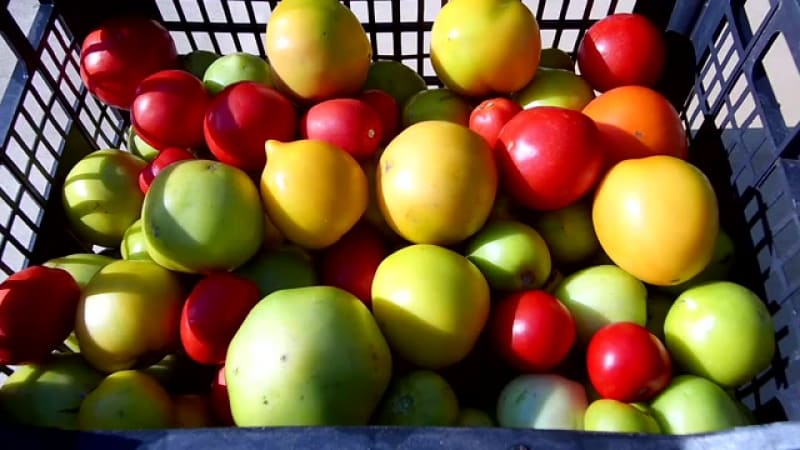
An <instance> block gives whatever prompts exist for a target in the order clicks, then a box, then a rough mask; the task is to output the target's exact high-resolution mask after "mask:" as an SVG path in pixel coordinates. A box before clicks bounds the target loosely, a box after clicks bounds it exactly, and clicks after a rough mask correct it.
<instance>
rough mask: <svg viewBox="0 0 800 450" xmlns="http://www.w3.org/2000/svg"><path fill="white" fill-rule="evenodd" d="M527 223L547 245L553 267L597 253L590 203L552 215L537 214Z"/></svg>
mask: <svg viewBox="0 0 800 450" xmlns="http://www.w3.org/2000/svg"><path fill="white" fill-rule="evenodd" d="M530 223H531V225H532V226H533V228H534V229H536V231H538V232H539V234H541V235H542V238H543V239H544V241H545V242H546V243H547V248H548V249H550V256H551V257H552V259H553V263H554V264H555V265H556V266H557V267H562V266H571V265H575V264H578V263H581V262H583V261H586V260H588V259H589V258H591V257H592V256H593V255H595V254H596V253H597V251H598V250H599V249H600V241H598V240H597V235H595V233H594V226H593V225H592V207H591V203H590V202H587V201H578V202H575V203H573V204H571V205H569V206H567V207H564V208H561V209H557V210H554V211H541V212H538V213H536V214H535V215H534V217H533V219H532V220H531V222H530Z"/></svg>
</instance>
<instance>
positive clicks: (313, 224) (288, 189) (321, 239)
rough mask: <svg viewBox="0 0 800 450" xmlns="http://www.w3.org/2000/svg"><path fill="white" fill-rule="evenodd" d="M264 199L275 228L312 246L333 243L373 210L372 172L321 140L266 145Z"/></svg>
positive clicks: (313, 247)
mask: <svg viewBox="0 0 800 450" xmlns="http://www.w3.org/2000/svg"><path fill="white" fill-rule="evenodd" d="M266 149H267V165H266V166H264V170H263V172H262V173H261V199H262V201H263V202H264V206H265V208H266V211H267V215H268V216H269V217H270V218H271V219H272V222H273V223H274V224H275V227H277V228H278V230H279V231H280V232H281V234H282V235H283V236H284V237H285V238H286V239H288V240H289V241H291V242H294V243H295V244H297V245H299V246H301V247H304V248H306V249H321V248H325V247H328V246H330V245H331V244H333V243H334V242H336V241H338V240H339V238H341V237H342V236H343V235H344V234H345V233H347V232H348V231H349V230H350V228H352V227H353V225H355V224H356V222H358V220H359V219H360V218H361V216H362V215H363V214H364V211H365V210H366V209H367V203H368V201H369V193H368V187H367V175H366V174H365V173H364V171H363V170H362V169H361V166H360V165H359V164H358V162H356V160H355V159H353V157H352V156H350V154H349V153H347V152H345V151H344V150H342V149H340V148H338V147H336V146H334V145H332V144H329V143H327V142H324V141H318V140H310V139H304V140H298V141H294V142H290V143H281V142H278V141H273V140H269V141H267V144H266Z"/></svg>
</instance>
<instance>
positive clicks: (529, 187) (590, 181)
mask: <svg viewBox="0 0 800 450" xmlns="http://www.w3.org/2000/svg"><path fill="white" fill-rule="evenodd" d="M495 157H496V158H497V162H498V166H499V169H500V174H501V179H502V181H503V183H504V186H505V188H506V191H507V192H508V194H509V195H510V196H511V197H512V199H514V200H515V201H517V202H518V203H520V204H521V205H525V206H527V207H529V208H532V209H534V210H554V209H560V208H563V207H566V206H568V205H570V204H572V203H574V202H575V201H577V200H578V199H580V198H581V197H583V196H584V195H586V194H587V193H588V192H589V191H590V190H591V189H592V188H593V187H594V186H595V184H597V182H598V180H599V178H600V175H601V171H602V169H603V167H604V163H605V150H604V148H603V145H602V143H601V141H600V138H599V132H598V130H597V127H596V126H595V124H594V122H593V121H592V119H590V118H589V117H587V116H586V115H584V114H582V113H581V112H579V111H573V110H570V109H565V108H560V107H554V106H542V107H536V108H531V109H527V110H524V111H521V112H519V113H518V114H516V115H515V116H514V118H513V119H511V120H510V121H509V122H508V123H507V124H506V125H505V126H504V127H503V129H502V130H501V131H500V135H499V136H498V140H497V143H496V145H495Z"/></svg>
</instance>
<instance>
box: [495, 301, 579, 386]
mask: <svg viewBox="0 0 800 450" xmlns="http://www.w3.org/2000/svg"><path fill="white" fill-rule="evenodd" d="M491 333H492V338H493V340H494V344H495V347H496V348H497V350H498V352H499V353H500V355H502V357H503V359H505V360H506V361H507V362H508V363H510V364H511V365H512V366H514V367H515V368H517V369H518V370H522V371H525V372H547V371H549V370H550V369H552V368H554V367H556V366H557V365H559V364H560V363H561V362H562V361H563V360H564V358H566V356H567V354H568V353H569V351H570V349H571V348H572V345H573V344H574V343H575V320H574V319H573V318H572V314H570V312H569V309H567V307H566V306H564V304H563V303H561V302H560V301H559V300H558V299H557V298H556V297H554V296H553V295H551V294H549V293H548V292H547V291H543V290H532V291H523V292H515V293H513V294H511V295H509V296H507V297H505V298H504V299H502V300H501V301H500V302H498V303H497V305H496V306H495V308H494V312H493V314H492V320H491Z"/></svg>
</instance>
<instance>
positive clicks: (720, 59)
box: [0, 0, 800, 449]
mask: <svg viewBox="0 0 800 450" xmlns="http://www.w3.org/2000/svg"><path fill="white" fill-rule="evenodd" d="M276 3H277V1H274V0H272V1H255V0H230V1H225V0H214V1H201V0H118V1H109V0H88V1H77V0H40V2H39V3H38V4H35V3H34V2H33V1H30V0H28V1H23V0H15V1H12V2H11V6H12V7H14V8H20V7H23V6H24V7H30V8H34V7H36V8H37V9H36V13H35V15H34V17H33V21H32V25H31V26H30V27H29V28H28V27H25V28H26V29H22V28H21V27H20V25H19V24H18V20H17V19H16V18H15V17H14V15H13V14H12V13H11V12H10V11H11V9H13V8H10V7H9V1H8V0H6V1H3V2H2V7H1V8H0V31H1V32H2V35H3V38H4V41H0V50H2V46H4V45H5V46H7V47H8V50H11V51H13V53H14V54H15V57H14V58H15V59H13V60H12V63H11V66H13V67H8V63H7V62H5V61H2V62H0V64H2V65H3V66H6V67H5V68H6V70H8V69H11V74H10V79H9V83H8V86H7V87H6V89H5V92H4V93H2V97H0V270H2V273H3V274H4V275H3V276H0V278H4V276H5V275H8V274H11V273H13V272H15V271H17V270H20V269H22V268H23V267H25V266H27V265H30V264H37V263H41V262H43V261H45V260H47V259H49V258H52V257H55V256H61V255H64V254H68V253H71V252H76V251H86V250H91V249H87V248H84V247H83V246H82V244H81V243H80V242H79V241H78V240H76V239H75V238H74V237H73V236H72V235H71V234H70V232H69V230H68V228H67V227H66V226H65V221H64V217H63V213H62V212H61V211H62V209H61V203H60V202H61V199H60V190H61V185H62V183H63V179H64V177H65V175H66V173H67V171H68V170H69V169H70V168H71V167H72V165H73V164H74V163H75V162H76V161H77V160H78V159H79V158H81V157H82V156H83V155H85V154H87V153H88V152H90V151H92V150H94V149H97V148H103V147H120V146H123V145H124V137H123V130H124V128H125V126H126V125H127V123H128V117H127V114H126V113H124V112H120V111H118V110H115V109H113V108H108V107H105V106H103V105H102V104H101V103H99V102H98V101H97V100H95V99H94V98H93V97H92V96H91V95H89V94H87V92H86V90H85V88H83V86H82V85H81V82H80V78H79V75H78V51H79V48H80V44H81V41H82V39H83V37H84V36H85V35H86V33H88V32H89V31H90V30H91V29H92V28H94V27H95V26H96V25H97V24H99V23H100V21H102V20H104V19H106V18H108V17H112V16H114V15H119V14H125V13H128V12H137V13H144V14H147V15H149V16H151V17H153V18H157V19H159V20H160V21H161V22H162V23H164V24H165V26H166V27H167V28H168V29H169V30H170V31H171V32H172V34H173V37H174V38H175V40H176V43H177V45H178V50H179V52H181V53H186V52H188V51H190V50H194V49H206V50H213V51H216V52H218V53H227V52H232V51H247V52H251V53H257V54H261V55H262V56H263V55H264V45H263V38H264V33H265V25H266V22H267V20H268V18H269V15H270V11H271V9H272V8H273V7H274V6H275V4H276ZM343 3H345V4H346V5H347V6H349V7H350V8H351V9H352V10H353V11H354V12H355V13H356V15H357V16H358V17H359V18H360V19H361V20H362V22H363V23H364V24H365V30H366V31H367V34H368V36H369V38H370V41H371V43H372V45H373V54H374V57H375V58H381V59H385V58H391V59H396V60H399V61H402V62H404V63H406V64H408V65H409V66H411V67H413V68H414V69H416V70H417V71H418V72H420V73H421V74H423V75H424V76H425V78H426V80H427V81H428V83H429V84H430V85H438V84H439V82H438V80H437V79H436V77H435V74H434V72H433V70H432V67H431V65H430V62H429V55H428V54H427V49H428V45H429V42H430V41H429V39H430V28H431V26H432V23H433V20H434V18H435V17H436V13H437V12H438V10H439V8H440V5H441V4H443V3H445V2H444V1H442V2H439V1H425V0H393V1H391V0H351V1H344V2H343ZM525 3H526V4H527V5H528V6H529V7H530V9H531V10H532V11H533V12H534V14H535V15H536V17H537V19H538V21H539V25H540V27H541V29H542V41H543V46H544V47H547V46H557V47H560V48H562V49H565V50H568V51H574V50H575V49H576V48H577V45H578V43H579V41H580V39H581V38H582V36H583V34H584V32H585V31H586V29H588V27H589V26H591V24H592V23H594V22H595V21H596V20H598V19H600V18H602V17H604V16H605V15H607V14H609V13H612V12H620V11H636V12H640V13H642V14H645V15H647V16H648V17H650V18H651V19H652V20H653V21H654V22H655V23H657V24H658V25H659V26H661V27H662V28H664V29H665V30H667V37H668V42H669V46H670V57H669V64H668V67H667V70H666V76H665V77H664V80H662V82H661V83H660V86H659V89H660V90H661V91H662V92H664V93H665V94H666V95H667V96H668V98H670V100H671V101H672V102H673V103H674V104H675V105H676V106H677V107H678V108H679V109H680V110H681V112H682V115H683V118H684V120H685V123H686V126H687V129H688V132H689V137H690V139H691V147H690V153H691V160H692V162H694V163H696V164H697V165H698V166H700V167H701V168H702V169H703V170H704V171H705V172H706V173H707V174H708V175H709V178H710V179H711V180H712V183H713V184H714V186H715V188H716V190H717V193H718V196H719V199H720V209H721V215H722V224H723V225H725V227H726V229H727V231H729V232H730V233H731V234H732V236H733V237H734V240H735V241H736V243H737V246H738V247H737V251H738V252H739V254H740V255H742V258H741V259H740V261H738V264H737V267H736V268H735V272H736V273H735V277H736V278H735V279H736V280H737V281H739V282H740V283H742V284H745V285H746V286H748V287H750V288H751V289H753V290H755V291H756V292H757V293H758V294H759V295H760V296H761V297H762V298H764V299H765V300H766V302H767V304H768V307H769V309H770V311H771V312H772V314H773V319H774V321H775V325H776V338H777V347H778V348H777V352H776V355H775V358H774V360H773V364H772V367H771V368H770V369H768V370H767V371H765V372H764V373H762V374H760V375H759V376H757V377H756V378H755V379H754V380H752V382H751V383H749V384H748V385H746V386H744V387H742V388H741V389H740V390H739V391H738V392H737V394H738V396H739V397H740V398H742V400H743V401H744V403H745V404H746V405H747V406H748V407H749V408H751V409H752V410H753V411H754V413H755V415H756V418H757V419H758V420H759V421H760V422H763V423H771V422H780V423H772V424H768V425H759V426H753V427H747V428H742V429H736V430H730V431H726V432H721V433H713V434H709V435H696V436H688V437H674V436H651V437H647V438H642V437H640V436H632V435H609V434H601V433H574V432H562V431H541V430H509V429H440V428H424V429H410V428H409V429H402V428H400V429H391V428H379V427H371V428H315V429H305V428H300V429H297V428H276V429H207V430H167V431H148V432H124V433H78V432H63V431H57V430H30V429H23V428H11V427H7V426H4V425H2V424H0V447H2V448H17V447H22V446H25V447H27V448H40V447H43V448H51V447H55V446H56V445H57V446H58V447H59V448H98V449H100V448H103V449H105V448H139V447H143V448H175V449H177V448H190V447H191V448H195V449H198V448H220V447H223V446H232V447H234V448H237V449H245V448H262V447H265V446H268V445H273V446H275V447H297V448H355V447H374V448H470V449H480V448H504V449H532V448H564V449H567V448H569V449H572V448H586V447H591V448H642V449H647V448H653V449H668V448H800V319H798V317H797V314H798V311H800V289H798V288H800V215H799V214H798V209H797V206H796V204H797V201H798V199H800V161H798V160H797V159H798V156H800V126H799V125H798V121H799V119H800V117H798V115H799V114H798V113H797V111H800V108H793V107H791V106H792V105H797V104H800V94H799V93H798V88H800V75H799V74H798V66H800V28H798V26H800V0H705V1H704V0H638V1H637V0H546V1H545V0H538V1H537V0H526V1H525ZM14 62H16V64H15V65H14ZM0 73H3V72H2V71H0ZM778 77H783V78H784V79H783V80H780V81H777V80H776V78H778ZM0 86H2V85H0ZM731 351H735V349H731ZM9 370H10V369H9V368H4V367H2V366H0V371H9ZM787 421H788V422H787Z"/></svg>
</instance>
